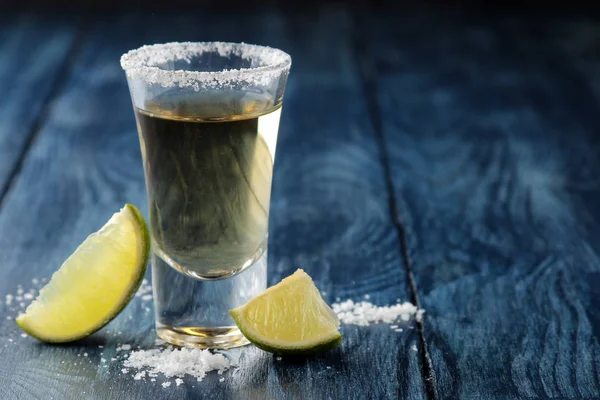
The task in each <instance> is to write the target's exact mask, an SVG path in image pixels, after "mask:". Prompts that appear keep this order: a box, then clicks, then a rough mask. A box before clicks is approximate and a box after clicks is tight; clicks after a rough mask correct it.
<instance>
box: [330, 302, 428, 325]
mask: <svg viewBox="0 0 600 400" xmlns="http://www.w3.org/2000/svg"><path fill="white" fill-rule="evenodd" d="M366 296H368V295H365V297H366ZM331 308H332V309H333V311H334V312H335V313H336V314H337V315H338V318H339V319H340V321H341V322H343V323H345V324H352V325H361V326H368V325H370V324H371V323H377V322H385V323H391V322H395V321H396V320H398V318H400V319H401V320H402V321H408V320H409V319H410V318H411V317H412V316H413V315H416V314H417V312H418V309H417V307H416V306H415V305H414V304H411V303H409V302H404V303H401V304H394V305H391V306H381V307H379V306H376V305H374V304H372V303H369V302H366V301H361V302H356V303H355V302H354V301H352V300H346V301H344V302H341V303H334V304H332V306H331Z"/></svg>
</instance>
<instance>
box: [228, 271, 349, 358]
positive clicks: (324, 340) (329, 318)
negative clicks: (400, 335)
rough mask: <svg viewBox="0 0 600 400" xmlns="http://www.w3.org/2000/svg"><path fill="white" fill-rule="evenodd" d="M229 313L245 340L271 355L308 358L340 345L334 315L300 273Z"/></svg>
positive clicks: (337, 321) (309, 279) (307, 279)
mask: <svg viewBox="0 0 600 400" xmlns="http://www.w3.org/2000/svg"><path fill="white" fill-rule="evenodd" d="M229 313H230V314H231V316H232V317H233V319H234V320H235V323H236V324H237V326H238V328H239V329H240V331H241V332H242V333H243V334H244V336H245V337H246V339H248V340H249V341H250V342H252V343H254V344H255V345H256V346H257V347H259V348H261V349H263V350H265V351H268V352H271V353H276V354H284V355H303V354H311V353H318V352H321V351H324V350H328V349H331V348H334V347H336V346H338V345H339V344H340V343H342V335H341V334H340V332H339V331H338V326H339V320H338V317H337V315H336V314H335V313H334V312H333V310H331V308H329V306H328V305H327V303H325V301H324V300H323V298H322V297H321V294H320V293H319V290H318V289H317V287H316V286H315V284H314V283H313V281H312V279H311V277H310V276H308V274H307V273H306V272H304V271H303V270H301V269H299V270H297V271H296V272H295V273H294V274H293V275H291V276H289V277H287V278H285V279H283V280H282V281H281V282H279V283H278V284H277V285H275V286H272V287H270V288H268V289H267V290H265V291H264V292H262V293H261V294H259V295H258V296H256V297H255V298H253V299H252V300H250V301H249V302H248V303H246V304H245V305H243V306H241V307H238V308H235V309H233V310H230V311H229Z"/></svg>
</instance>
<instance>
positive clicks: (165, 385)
mask: <svg viewBox="0 0 600 400" xmlns="http://www.w3.org/2000/svg"><path fill="white" fill-rule="evenodd" d="M169 386H171V382H163V383H162V387H164V388H168V387H169Z"/></svg>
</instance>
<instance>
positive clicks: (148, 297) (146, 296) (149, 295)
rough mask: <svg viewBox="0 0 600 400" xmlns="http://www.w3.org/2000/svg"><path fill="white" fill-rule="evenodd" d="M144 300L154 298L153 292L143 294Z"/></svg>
mask: <svg viewBox="0 0 600 400" xmlns="http://www.w3.org/2000/svg"><path fill="white" fill-rule="evenodd" d="M142 300H143V301H148V300H152V295H151V294H145V295H143V296H142Z"/></svg>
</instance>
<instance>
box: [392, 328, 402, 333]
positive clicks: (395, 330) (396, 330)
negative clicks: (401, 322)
mask: <svg viewBox="0 0 600 400" xmlns="http://www.w3.org/2000/svg"><path fill="white" fill-rule="evenodd" d="M402 331H403V329H402V328H398V329H394V332H402Z"/></svg>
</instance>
